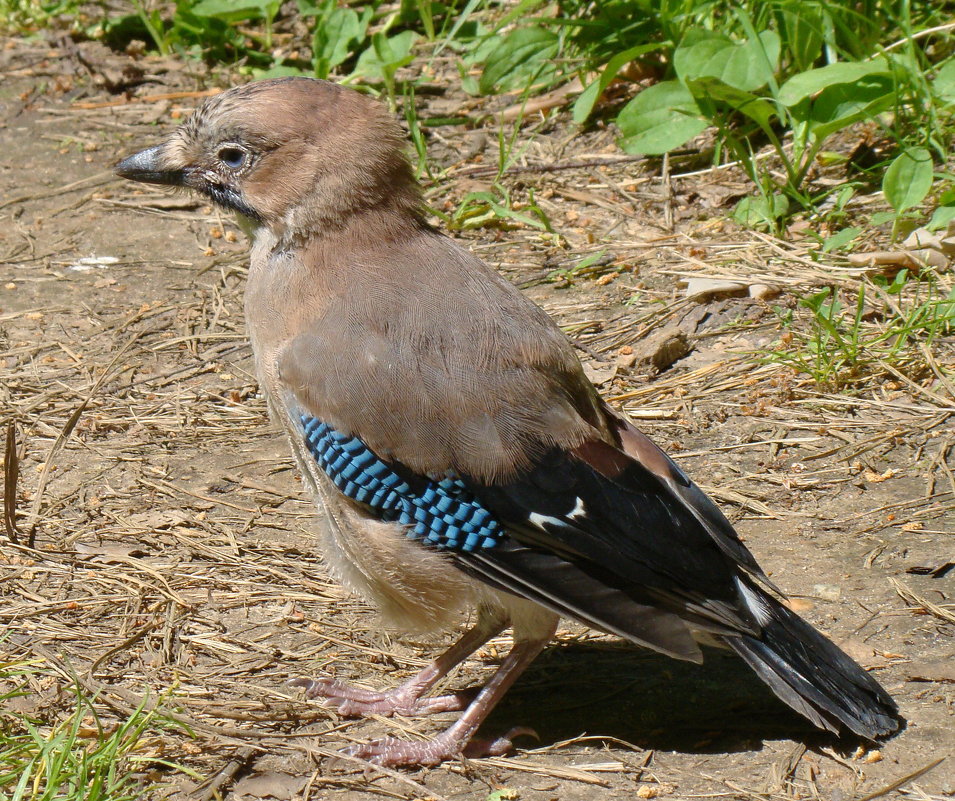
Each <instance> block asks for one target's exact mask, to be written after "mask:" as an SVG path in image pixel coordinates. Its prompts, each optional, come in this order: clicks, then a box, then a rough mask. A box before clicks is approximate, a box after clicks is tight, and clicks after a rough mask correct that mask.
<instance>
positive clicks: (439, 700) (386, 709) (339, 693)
mask: <svg viewBox="0 0 955 801" xmlns="http://www.w3.org/2000/svg"><path fill="white" fill-rule="evenodd" d="M289 684H290V685H292V686H293V687H302V688H304V690H305V697H306V698H323V699H325V701H326V703H327V704H328V705H329V706H331V707H334V708H335V709H336V710H337V711H338V713H339V714H340V715H343V716H345V717H349V718H351V717H355V718H360V717H367V716H369V715H384V716H389V715H395V714H397V715H406V716H408V717H417V716H421V715H434V714H437V713H439V712H459V711H461V710H462V709H467V707H468V704H470V703H471V701H473V700H474V697H475V695H476V694H477V692H478V691H477V690H460V691H458V692H454V693H450V694H448V695H438V696H435V697H433V698H421V697H419V696H417V695H415V694H414V692H413V691H410V690H409V689H407V688H405V687H398V688H396V689H394V690H390V691H388V692H378V691H375V690H365V689H363V688H361V687H353V686H351V685H350V684H345V683H344V682H341V681H338V680H337V679H292V680H291V681H290V682H289ZM439 761H440V760H439Z"/></svg>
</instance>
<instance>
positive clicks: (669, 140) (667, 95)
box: [617, 81, 707, 155]
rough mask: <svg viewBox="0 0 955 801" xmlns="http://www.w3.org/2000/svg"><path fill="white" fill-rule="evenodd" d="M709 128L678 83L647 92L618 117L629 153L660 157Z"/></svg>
mask: <svg viewBox="0 0 955 801" xmlns="http://www.w3.org/2000/svg"><path fill="white" fill-rule="evenodd" d="M706 126H707V122H706V120H703V119H701V118H700V109H699V107H698V106H697V105H696V101H695V100H694V99H693V95H691V94H690V90H689V89H687V88H686V87H685V86H684V85H683V84H682V83H680V82H679V81H662V82H661V83H657V84H654V85H653V86H651V87H649V88H647V89H644V90H643V91H642V92H641V93H640V94H638V95H637V96H636V97H635V98H633V100H631V101H630V102H629V103H627V105H625V106H624V107H623V108H622V109H621V111H620V114H619V115H618V116H617V127H619V128H620V133H622V134H623V138H622V139H621V140H620V141H619V143H618V144H619V145H620V147H621V148H623V150H625V151H626V152H627V153H646V154H648V155H659V154H660V153H666V152H667V151H668V150H673V148H675V147H679V146H680V145H682V144H683V143H684V142H685V141H686V140H687V139H690V138H692V137H694V136H696V135H697V134H698V133H700V132H701V131H703V130H705V129H706Z"/></svg>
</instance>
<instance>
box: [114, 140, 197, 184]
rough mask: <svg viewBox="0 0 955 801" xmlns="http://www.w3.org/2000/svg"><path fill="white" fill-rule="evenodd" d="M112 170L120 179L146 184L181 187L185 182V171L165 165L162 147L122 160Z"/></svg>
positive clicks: (157, 146) (152, 148) (149, 149)
mask: <svg viewBox="0 0 955 801" xmlns="http://www.w3.org/2000/svg"><path fill="white" fill-rule="evenodd" d="M114 169H115V171H116V174H117V175H119V176H120V177H122V178H130V179H131V180H133V181H142V182H143V183H147V184H168V185H170V186H182V185H183V182H184V180H185V171H184V170H183V169H182V168H170V166H169V165H168V164H167V161H166V157H165V154H164V147H163V145H156V146H155V147H150V148H147V149H146V150H141V151H139V153H136V154H134V155H132V156H130V157H129V158H126V159H123V160H122V161H121V162H120V163H119V164H117V165H116V167H114Z"/></svg>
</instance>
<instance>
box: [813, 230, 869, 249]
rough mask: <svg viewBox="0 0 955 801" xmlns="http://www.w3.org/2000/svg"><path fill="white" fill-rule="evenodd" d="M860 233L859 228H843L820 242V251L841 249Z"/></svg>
mask: <svg viewBox="0 0 955 801" xmlns="http://www.w3.org/2000/svg"><path fill="white" fill-rule="evenodd" d="M861 233H862V229H861V228H843V229H842V230H841V231H839V232H838V233H835V234H833V235H832V236H830V237H827V238H826V240H825V241H824V242H823V243H822V252H823V253H831V252H832V251H834V250H842V248H844V247H845V246H846V245H848V244H849V243H850V242H852V241H853V240H854V239H855V238H856V237H858V236H859V234H861Z"/></svg>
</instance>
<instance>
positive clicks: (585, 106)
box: [574, 42, 662, 125]
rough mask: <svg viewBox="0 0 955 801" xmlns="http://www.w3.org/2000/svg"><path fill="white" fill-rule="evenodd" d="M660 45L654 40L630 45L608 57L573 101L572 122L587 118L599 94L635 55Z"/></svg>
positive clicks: (579, 122) (657, 48) (652, 49)
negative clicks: (595, 78)
mask: <svg viewBox="0 0 955 801" xmlns="http://www.w3.org/2000/svg"><path fill="white" fill-rule="evenodd" d="M661 47H662V45H660V44H657V43H656V42H654V43H653V44H645V45H638V46H637V47H631V48H630V49H629V50H624V51H623V52H622V53H617V55H615V56H614V57H613V58H612V59H610V61H608V62H607V66H606V67H604V70H603V72H602V73H600V77H599V78H597V80H595V81H594V82H593V83H591V84H590V85H589V86H588V87H587V88H586V89H584V91H583V92H581V94H580V97H578V98H577V100H576V102H575V103H574V122H576V123H577V124H578V125H580V124H582V123H583V122H585V121H586V120H587V117H589V116H590V112H591V111H593V110H594V106H595V105H596V104H597V101H598V100H599V99H600V96H601V95H602V94H603V93H604V91H605V90H606V89H607V87H608V86H610V82H611V81H612V80H613V79H614V78H616V77H617V73H618V72H620V70H622V69H623V68H624V67H625V66H626V65H627V64H629V63H630V62H631V61H633V60H634V59H635V58H636V57H637V56H642V55H643V54H644V53H650V52H653V51H654V50H659V49H660V48H661Z"/></svg>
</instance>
